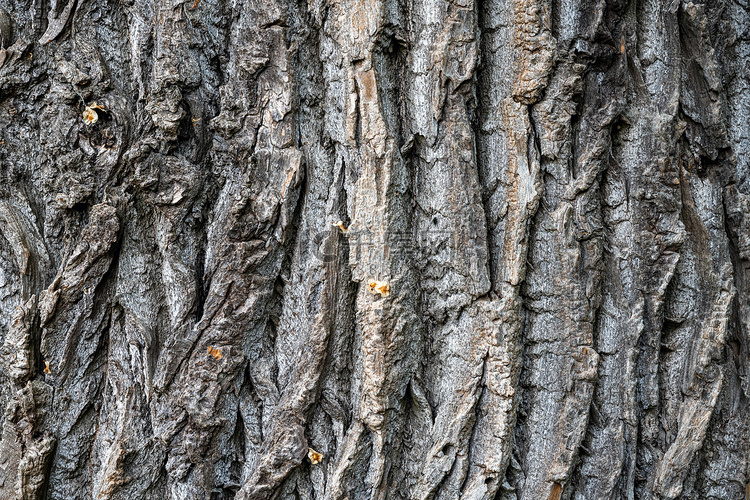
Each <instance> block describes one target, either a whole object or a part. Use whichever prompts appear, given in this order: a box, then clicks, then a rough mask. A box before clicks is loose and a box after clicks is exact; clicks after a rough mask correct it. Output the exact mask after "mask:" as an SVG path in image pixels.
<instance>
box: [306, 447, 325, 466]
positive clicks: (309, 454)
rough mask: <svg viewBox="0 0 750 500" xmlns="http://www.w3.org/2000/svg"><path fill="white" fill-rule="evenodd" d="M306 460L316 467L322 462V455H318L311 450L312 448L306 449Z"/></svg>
mask: <svg viewBox="0 0 750 500" xmlns="http://www.w3.org/2000/svg"><path fill="white" fill-rule="evenodd" d="M307 458H309V459H310V463H311V464H313V465H317V464H319V463H320V461H321V460H323V454H322V453H318V452H317V451H315V450H313V449H312V448H308V449H307Z"/></svg>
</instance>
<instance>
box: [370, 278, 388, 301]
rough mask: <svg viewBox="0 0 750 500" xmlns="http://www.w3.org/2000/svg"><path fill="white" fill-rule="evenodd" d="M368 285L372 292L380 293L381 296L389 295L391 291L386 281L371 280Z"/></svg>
mask: <svg viewBox="0 0 750 500" xmlns="http://www.w3.org/2000/svg"><path fill="white" fill-rule="evenodd" d="M367 286H368V287H369V289H370V293H372V294H375V293H379V294H380V296H381V297H388V295H389V294H390V292H391V287H390V286H389V285H388V283H386V282H385V281H376V280H370V282H369V283H368V284H367Z"/></svg>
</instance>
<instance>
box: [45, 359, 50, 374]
mask: <svg viewBox="0 0 750 500" xmlns="http://www.w3.org/2000/svg"><path fill="white" fill-rule="evenodd" d="M44 373H52V372H51V371H49V361H45V362H44Z"/></svg>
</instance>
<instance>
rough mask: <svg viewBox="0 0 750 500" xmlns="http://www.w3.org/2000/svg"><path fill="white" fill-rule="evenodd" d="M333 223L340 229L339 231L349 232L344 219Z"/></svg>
mask: <svg viewBox="0 0 750 500" xmlns="http://www.w3.org/2000/svg"><path fill="white" fill-rule="evenodd" d="M333 225H334V226H336V227H337V228H339V229H341V232H342V233H344V234H346V233H348V232H349V230H348V229H347V228H346V227H345V226H344V221H338V222H337V223H336V224H333Z"/></svg>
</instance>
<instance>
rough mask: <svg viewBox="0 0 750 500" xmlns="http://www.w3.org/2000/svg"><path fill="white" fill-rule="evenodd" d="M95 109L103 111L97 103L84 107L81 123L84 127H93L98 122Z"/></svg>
mask: <svg viewBox="0 0 750 500" xmlns="http://www.w3.org/2000/svg"><path fill="white" fill-rule="evenodd" d="M97 109H100V110H102V111H104V108H103V107H101V106H99V105H98V104H97V103H93V104H92V105H91V106H86V109H84V110H83V121H84V122H85V123H86V125H93V124H94V123H96V122H97V121H99V114H98V113H97V112H96V110H97Z"/></svg>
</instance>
